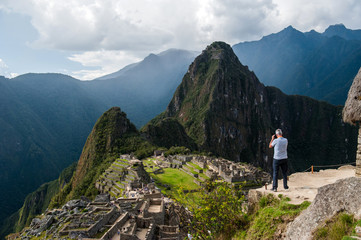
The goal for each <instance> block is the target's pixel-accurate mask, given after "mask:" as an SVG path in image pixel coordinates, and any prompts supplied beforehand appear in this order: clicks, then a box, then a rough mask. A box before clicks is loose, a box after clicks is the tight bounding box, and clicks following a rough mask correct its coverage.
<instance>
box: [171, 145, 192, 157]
mask: <svg viewBox="0 0 361 240" xmlns="http://www.w3.org/2000/svg"><path fill="white" fill-rule="evenodd" d="M190 152H191V151H190V150H189V149H188V148H186V147H183V146H182V147H171V148H170V149H169V150H167V151H165V152H164V156H165V157H168V156H169V155H177V154H189V153H190Z"/></svg>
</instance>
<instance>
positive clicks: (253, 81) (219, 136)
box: [145, 42, 357, 171]
mask: <svg viewBox="0 0 361 240" xmlns="http://www.w3.org/2000/svg"><path fill="white" fill-rule="evenodd" d="M341 110H342V109H341V108H340V107H335V106H332V105H330V104H327V103H324V102H319V101H316V100H313V99H310V98H308V97H301V96H287V95H285V94H283V93H282V92H281V91H280V90H279V89H277V88H274V87H265V86H264V85H263V84H261V83H260V82H259V81H258V79H257V77H256V75H255V74H254V73H253V72H251V71H249V69H248V67H246V66H243V65H242V64H241V63H240V62H239V60H238V58H237V57H236V55H235V54H234V53H233V51H232V49H231V47H230V46H229V45H227V44H226V43H222V42H215V43H213V44H211V45H210V46H208V47H207V48H206V49H205V50H204V51H203V52H202V54H201V55H199V56H198V57H197V58H196V59H195V61H194V62H193V63H192V64H191V65H190V67H189V69H188V72H187V73H186V74H185V76H184V78H183V81H182V83H181V84H180V85H179V87H178V88H177V90H176V92H175V94H174V96H173V99H172V100H171V102H170V103H169V105H168V107H167V109H166V111H165V112H164V113H163V114H161V115H159V116H158V117H157V118H155V119H154V120H152V121H151V122H150V123H149V124H150V125H152V124H153V125H154V126H157V125H160V124H161V122H162V121H169V118H174V119H175V120H177V121H178V122H179V123H180V124H181V125H182V126H183V127H184V129H185V132H186V133H187V134H188V135H189V136H190V137H191V138H192V139H193V140H194V141H195V143H196V144H197V145H198V148H199V150H200V151H206V152H213V153H214V154H216V155H219V156H222V157H224V158H226V159H231V160H234V161H242V162H251V163H253V164H255V165H257V166H261V167H264V168H268V169H271V163H272V160H271V159H272V154H273V151H272V150H269V149H268V143H269V141H270V138H271V135H272V134H273V132H274V130H275V129H277V128H282V130H283V132H284V135H285V137H287V138H288V139H289V158H290V166H291V171H303V170H304V169H306V168H308V167H309V166H310V165H311V162H312V163H313V164H316V163H317V164H332V163H340V161H343V162H351V161H353V159H354V156H355V146H356V144H355V143H356V138H357V131H356V129H355V128H353V127H350V126H345V125H344V124H343V123H342V120H341V117H340V116H341ZM173 125H174V124H173ZM163 126H165V127H166V124H163ZM148 129H154V127H153V128H152V127H149V128H148ZM162 131H163V132H164V133H167V132H168V131H167V130H165V129H163V130H162ZM145 132H146V133H147V134H148V136H149V137H150V138H151V139H152V138H153V139H156V140H159V139H162V136H159V135H161V133H160V132H157V134H155V133H154V132H152V131H149V130H147V129H145ZM179 139H180V138H179ZM157 143H158V144H159V145H163V146H165V145H166V142H164V143H163V144H161V143H159V141H158V142H157ZM184 144H187V143H186V142H184V141H183V142H182V141H179V142H178V145H184Z"/></svg>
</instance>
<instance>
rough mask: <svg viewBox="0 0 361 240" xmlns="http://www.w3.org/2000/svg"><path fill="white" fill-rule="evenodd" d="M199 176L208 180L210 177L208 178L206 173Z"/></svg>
mask: <svg viewBox="0 0 361 240" xmlns="http://www.w3.org/2000/svg"><path fill="white" fill-rule="evenodd" d="M198 176H200V177H202V178H204V179H206V180H208V179H209V177H208V176H207V175H206V174H204V173H198Z"/></svg>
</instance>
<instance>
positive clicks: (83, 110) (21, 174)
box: [0, 49, 195, 226]
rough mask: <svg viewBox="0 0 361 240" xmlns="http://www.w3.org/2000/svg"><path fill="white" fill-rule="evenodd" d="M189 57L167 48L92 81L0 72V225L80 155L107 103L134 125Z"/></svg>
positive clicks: (168, 89) (161, 99) (159, 104)
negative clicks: (9, 76)
mask: <svg viewBox="0 0 361 240" xmlns="http://www.w3.org/2000/svg"><path fill="white" fill-rule="evenodd" d="M194 57H195V55H194V53H193V52H189V51H185V50H176V49H171V50H168V51H165V52H163V53H160V54H158V55H154V54H151V55H149V56H148V57H147V58H145V59H144V60H143V61H141V62H139V63H136V64H132V65H130V66H127V67H125V68H124V69H122V70H120V71H119V72H117V73H114V74H112V75H109V76H104V77H103V80H95V81H79V80H77V79H74V78H72V77H69V76H66V75H62V74H25V75H21V76H18V77H16V78H14V79H6V78H4V77H0V166H1V169H2V170H3V171H1V172H0V187H1V189H2V191H3V194H1V196H0V204H1V206H2V211H1V212H0V226H1V225H2V224H1V222H2V220H3V219H5V218H6V217H7V216H10V214H12V213H14V212H15V211H17V210H18V209H19V208H20V207H21V206H22V203H23V201H24V199H25V197H26V195H27V194H28V193H30V192H32V191H34V190H35V189H36V188H37V187H39V186H40V185H42V184H43V183H45V182H47V181H50V180H54V179H55V178H57V177H58V176H59V173H60V172H61V171H62V170H63V169H64V168H65V167H66V166H69V164H70V163H72V162H74V161H76V160H77V159H78V158H79V155H80V153H81V149H82V147H83V146H84V142H85V140H86V137H87V136H88V134H89V133H90V131H91V129H92V127H93V126H94V123H95V122H96V120H97V118H98V117H99V116H100V115H101V114H102V113H103V112H105V111H106V110H107V109H109V108H110V107H112V106H121V107H122V108H123V109H125V110H126V111H127V112H128V113H129V115H130V118H131V119H132V120H133V121H134V122H135V124H136V126H138V127H140V126H142V125H144V124H145V123H146V122H147V121H149V120H150V119H151V118H153V117H154V116H156V115H157V114H159V113H160V112H161V111H162V110H163V109H164V108H165V107H166V105H167V103H168V102H169V101H170V99H171V98H172V95H171V94H172V93H173V92H174V91H175V89H176V87H177V86H178V84H179V83H180V81H181V77H182V76H183V74H184V72H185V71H186V70H187V66H188V65H189V64H190V63H191V62H192V60H193V59H194ZM104 79H106V80H104Z"/></svg>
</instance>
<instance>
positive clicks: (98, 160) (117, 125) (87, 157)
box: [51, 107, 155, 207]
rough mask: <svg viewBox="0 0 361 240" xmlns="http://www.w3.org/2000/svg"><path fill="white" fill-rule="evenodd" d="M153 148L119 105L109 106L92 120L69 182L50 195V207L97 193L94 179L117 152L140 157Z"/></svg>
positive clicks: (107, 165)
mask: <svg viewBox="0 0 361 240" xmlns="http://www.w3.org/2000/svg"><path fill="white" fill-rule="evenodd" d="M154 150H155V147H154V146H153V145H152V144H150V143H148V142H147V141H146V140H145V139H144V138H142V137H141V136H140V134H139V132H138V130H137V129H136V127H135V126H134V124H132V123H131V122H130V121H129V119H128V118H127V116H126V114H125V113H124V112H122V111H121V110H120V108H119V107H112V108H111V109H109V110H108V111H106V112H105V113H104V114H103V115H102V116H101V117H100V118H99V119H98V120H97V122H96V123H95V125H94V127H93V130H92V131H91V133H90V135H89V136H88V139H87V141H86V143H85V145H84V148H83V151H82V153H81V155H80V158H79V161H78V163H77V166H76V170H75V172H74V174H73V177H72V179H71V181H70V182H69V183H68V184H67V185H66V186H65V187H64V188H63V189H62V191H60V192H59V193H57V195H56V196H55V197H53V199H52V202H51V207H58V206H61V205H62V204H64V203H65V201H67V200H70V199H74V198H80V197H81V196H86V197H89V198H93V197H94V196H95V195H97V193H98V190H96V189H95V180H96V179H97V178H98V177H99V176H100V174H101V173H102V172H103V171H104V170H105V169H107V168H108V167H109V166H110V164H111V163H113V162H114V160H115V159H116V158H118V157H119V154H124V153H135V155H136V156H138V157H140V158H142V157H144V156H149V155H151V154H152V153H153V151H154Z"/></svg>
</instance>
